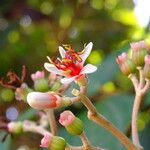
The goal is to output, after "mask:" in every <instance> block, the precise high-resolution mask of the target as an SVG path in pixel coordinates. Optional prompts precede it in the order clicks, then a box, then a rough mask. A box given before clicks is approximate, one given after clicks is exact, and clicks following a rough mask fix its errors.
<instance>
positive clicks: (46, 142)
mask: <svg viewBox="0 0 150 150" xmlns="http://www.w3.org/2000/svg"><path fill="white" fill-rule="evenodd" d="M51 140H52V136H51V135H50V134H45V135H44V137H43V138H42V140H41V145H40V147H44V148H47V147H49V146H50V143H51Z"/></svg>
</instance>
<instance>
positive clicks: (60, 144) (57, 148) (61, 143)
mask: <svg viewBox="0 0 150 150" xmlns="http://www.w3.org/2000/svg"><path fill="white" fill-rule="evenodd" d="M66 145H67V143H66V141H65V139H63V138H62V137H59V136H53V138H52V141H51V144H50V149H51V150H65V147H66Z"/></svg>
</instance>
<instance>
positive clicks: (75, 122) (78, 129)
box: [59, 111, 83, 135]
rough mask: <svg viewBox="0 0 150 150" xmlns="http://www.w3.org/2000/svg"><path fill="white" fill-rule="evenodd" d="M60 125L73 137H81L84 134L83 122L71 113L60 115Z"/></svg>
mask: <svg viewBox="0 0 150 150" xmlns="http://www.w3.org/2000/svg"><path fill="white" fill-rule="evenodd" d="M59 123H60V124H61V125H63V126H64V127H65V128H66V130H67V131H68V132H69V133H70V134H73V135H80V134H81V133H82V132H83V122H82V121H81V120H80V119H79V118H77V117H76V116H75V115H74V114H73V113H72V112H71V111H64V112H63V113H61V114H60V118H59Z"/></svg>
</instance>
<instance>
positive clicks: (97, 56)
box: [88, 50, 104, 64]
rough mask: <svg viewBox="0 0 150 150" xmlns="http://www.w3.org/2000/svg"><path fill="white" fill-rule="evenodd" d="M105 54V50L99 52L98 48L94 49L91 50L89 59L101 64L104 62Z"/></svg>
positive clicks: (91, 61)
mask: <svg viewBox="0 0 150 150" xmlns="http://www.w3.org/2000/svg"><path fill="white" fill-rule="evenodd" d="M103 56H104V53H103V51H100V52H99V51H97V50H94V51H92V52H91V54H90V56H89V57H88V61H89V63H91V64H99V63H101V62H102V59H103Z"/></svg>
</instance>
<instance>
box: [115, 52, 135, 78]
mask: <svg viewBox="0 0 150 150" xmlns="http://www.w3.org/2000/svg"><path fill="white" fill-rule="evenodd" d="M116 62H117V63H118V64H119V66H120V69H121V71H122V73H124V74H125V75H129V74H131V73H133V72H135V69H136V66H135V64H134V63H133V62H132V60H131V59H129V58H128V57H127V54H126V53H122V54H121V55H119V56H118V57H117V58H116Z"/></svg>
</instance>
